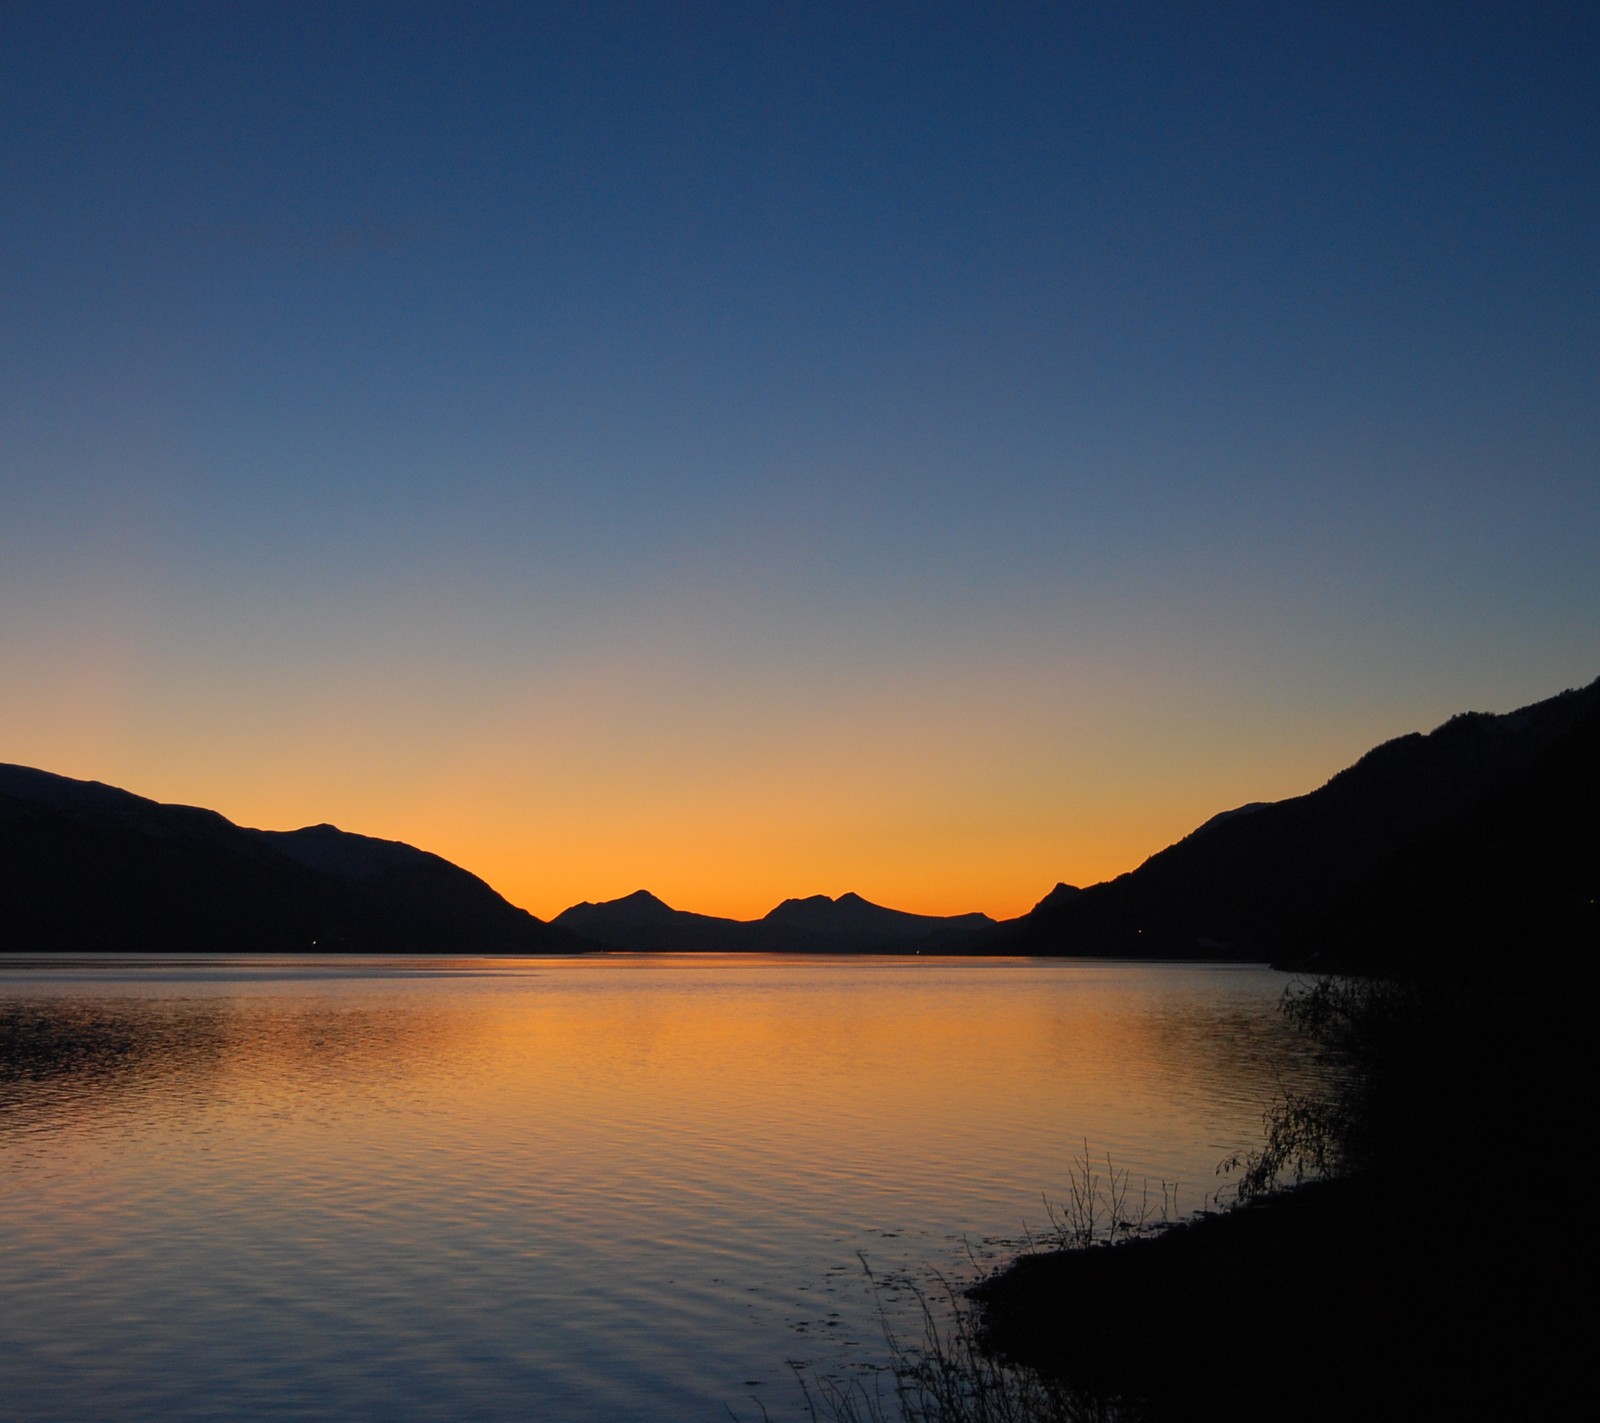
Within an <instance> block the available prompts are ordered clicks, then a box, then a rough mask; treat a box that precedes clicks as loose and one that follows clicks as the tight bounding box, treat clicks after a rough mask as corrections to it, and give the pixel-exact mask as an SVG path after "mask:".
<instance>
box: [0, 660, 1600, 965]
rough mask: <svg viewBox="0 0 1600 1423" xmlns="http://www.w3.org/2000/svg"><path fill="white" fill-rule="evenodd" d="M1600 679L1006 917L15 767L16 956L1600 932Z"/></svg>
mask: <svg viewBox="0 0 1600 1423" xmlns="http://www.w3.org/2000/svg"><path fill="white" fill-rule="evenodd" d="M1597 806H1600V681H1596V682H1593V683H1591V684H1589V685H1588V686H1587V687H1584V688H1582V689H1579V690H1575V691H1569V692H1563V693H1562V694H1560V695H1559V696H1556V697H1552V698H1549V699H1548V700H1546V701H1542V702H1537V703H1534V704H1533V705H1530V706H1527V707H1523V708H1521V709H1519V710H1517V711H1514V712H1509V713H1506V714H1504V715H1490V714H1486V713H1479V712H1466V713H1462V714H1461V715H1459V716H1455V717H1452V718H1451V719H1450V720H1449V721H1447V722H1445V723H1444V724H1443V725H1442V726H1440V727H1438V728H1437V729H1436V730H1434V731H1433V732H1431V733H1429V734H1427V735H1422V734H1419V733H1412V734H1410V735H1407V736H1401V737H1399V738H1397V739H1395V740H1393V741H1388V742H1385V743H1384V744H1383V745H1381V746H1378V747H1376V748H1375V749H1373V750H1372V751H1370V752H1368V753H1367V754H1366V755H1365V756H1363V757H1362V758H1361V759H1360V760H1359V761H1357V762H1356V763H1355V764H1354V765H1352V766H1350V767H1348V768H1347V769H1345V770H1343V771H1340V772H1339V773H1338V774H1337V775H1335V776H1333V777H1332V778H1331V779H1330V780H1329V781H1328V782H1327V783H1326V784H1325V785H1323V786H1321V787H1320V788H1318V789H1317V790H1314V791H1311V792H1309V793H1307V794H1306V795H1302V796H1296V797H1292V798H1290V799H1287V800H1282V801H1275V802H1268V803H1259V802H1258V803H1251V804H1247V805H1242V806H1239V807H1237V808H1236V809H1233V810H1228V811H1223V812H1222V813H1220V814H1218V815H1215V816H1212V817H1211V818H1210V819H1209V820H1207V821H1206V822H1205V823H1204V824H1202V825H1201V826H1199V827H1198V828H1197V829H1195V830H1194V831H1192V832H1191V833H1190V834H1188V835H1186V836H1185V837H1184V838H1183V839H1181V840H1179V841H1178V842H1177V843H1176V844H1174V845H1171V846H1168V847H1167V848H1166V849H1164V850H1162V851H1160V852H1159V853H1158V854H1155V855H1152V856H1151V857H1150V858H1149V859H1148V860H1146V861H1145V862H1144V863H1143V864H1142V865H1140V866H1139V867H1138V868H1137V869H1134V870H1131V871H1129V872H1128V873H1127V874H1124V875H1119V876H1118V877H1117V878H1115V879H1112V880H1109V881H1106V882H1105V883H1103V884H1097V885H1092V886H1090V887H1088V888H1086V889H1079V888H1076V887H1074V886H1071V885H1065V884H1061V885H1057V886H1056V888H1055V889H1053V890H1052V891H1051V892H1050V893H1049V894H1047V895H1046V896H1045V897H1044V898H1043V899H1042V900H1041V901H1040V902H1039V903H1038V904H1037V905H1036V906H1035V907H1034V908H1033V909H1032V910H1031V911H1029V912H1028V913H1027V914H1024V915H1022V916H1020V917H1019V918H1017V919H1012V920H1007V921H1004V922H1001V923H996V922H995V921H993V920H991V919H990V918H988V917H987V916H986V915H982V914H962V915H954V916H948V917H944V916H935V915H921V914H907V913H903V912H901V911H898V910H894V909H888V908H885V907H883V906H882V905H877V904H873V903H870V902H869V901H867V900H865V899H863V898H861V897H860V896H859V895H856V894H844V895H841V896H839V897H838V898H837V899H832V898H829V897H827V896H826V895H813V896H811V897H809V898H802V899H788V900H785V901H784V902H783V903H782V904H780V905H778V906H777V907H776V908H775V909H773V910H772V911H771V912H770V913H769V914H767V915H766V916H764V917H763V918H761V919H758V920H748V921H746V920H734V919H723V918H716V917H714V916H710V915H703V914H693V913H689V912H687V911H684V910H678V909H673V908H671V907H670V906H669V905H667V904H665V903H663V902H662V901H661V900H660V899H658V898H656V897H655V896H654V895H652V894H650V893H648V892H646V891H644V890H640V891H638V892H637V893H634V894H631V895H628V896H627V897H625V898H623V899H617V900H611V901H608V902H606V903H602V904H589V903H583V904H576V905H574V906H572V908H570V909H567V910H565V911H563V912H562V913H561V914H559V915H558V916H557V917H556V919H555V920H554V921H553V922H552V923H548V924H547V923H545V922H543V921H542V920H539V919H536V918H535V917H534V916H533V915H531V914H528V913H527V912H525V911H524V910H521V909H518V908H516V907H515V906H513V905H511V904H509V903H507V902H506V901H505V900H504V899H503V898H501V897H500V895H498V894H497V893H495V891H494V890H492V889H491V888H490V887H489V886H488V885H487V884H485V883H484V882H483V881H482V880H480V879H478V878H477V877H476V876H474V875H472V874H470V873H468V872H467V871H466V870H463V869H461V868H459V867H458V866H455V865H452V864H450V863H449V862H448V861H446V860H444V859H441V858H440V857H439V856H437V855H432V854H429V853H428V852H427V851H424V850H419V849H417V848H415V847H413V846H410V845H405V844H402V843H400V842H397V841H389V840H378V839H373V838H371V837H368V836H363V835H355V834H351V833H349V832H346V831H342V830H338V829H335V828H334V827H333V826H331V825H314V826H308V827H306V828H304V829H301V830H292V831H269V830H250V829H246V828H243V827H241V826H237V825H234V824H233V823H232V822H231V821H228V820H226V819H224V818H223V817H222V816H221V815H219V814H217V813H216V812H215V811H210V810H202V809H198V808H196V807H192V806H180V805H163V804H160V803H158V802H156V801H152V800H146V799H145V798H143V797H141V796H136V795H132V794H130V793H129V792H127V791H121V790H117V789H115V788H114V787H111V786H106V785H102V784H100V783H99V782H95V781H77V780H71V779H68V778H67V777H64V776H57V775H52V774H50V773H48V772H45V771H40V770H33V769H30V768H28V767H24V766H9V765H0V951H9V952H18V951H22V952H27V951H35V952H43V951H59V950H79V951H86V952H117V951H143V952H222V951H241V952H255V953H280V952H309V951H313V950H315V951H318V952H330V951H334V952H338V951H359V952H375V953H416V952H421V953H445V952H461V953H519V954H524V953H550V952H576V951H580V950H585V949H593V948H597V947H605V948H622V949H636V950H655V951H681V950H702V951H706V950H709V951H718V952H749V951H768V952H771V951H797V950H811V951H824V952H827V951H832V952H900V953H910V952H924V953H1003V954H1050V955H1076V954H1082V955H1099V956H1114V957H1148V958H1180V959H1181V958H1191V959H1193V958H1209V959H1237V960H1250V961H1273V962H1279V963H1297V964H1306V965H1311V966H1316V967H1325V968H1378V969H1386V968H1389V967H1392V966H1394V965H1396V964H1410V965H1413V966H1417V965H1427V964H1437V963H1447V962H1452V961H1455V962H1459V961H1460V960H1461V959H1462V958H1463V956H1467V955H1474V956H1477V957H1478V958H1486V957H1489V956H1493V955H1495V954H1496V953H1499V952H1502V951H1503V950H1505V949H1507V948H1509V947H1510V946H1512V945H1514V944H1517V943H1519V942H1526V941H1528V940H1529V939H1530V938H1536V939H1537V941H1538V943H1539V945H1540V948H1541V952H1542V953H1543V954H1545V955H1546V957H1547V959H1548V957H1549V956H1550V955H1551V954H1553V953H1556V952H1558V951H1559V950H1561V949H1562V948H1563V947H1565V948H1570V949H1572V950H1573V952H1582V949H1581V946H1582V945H1583V944H1585V943H1593V942H1600V935H1597V934H1596V932H1595V931H1596V929H1597V927H1600V924H1597V911H1596V904H1597V902H1600V815H1597V814H1596V808H1597Z"/></svg>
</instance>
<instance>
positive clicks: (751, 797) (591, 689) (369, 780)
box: [0, 0, 1600, 918]
mask: <svg viewBox="0 0 1600 1423" xmlns="http://www.w3.org/2000/svg"><path fill="white" fill-rule="evenodd" d="M5 16H6V17H5V23H4V25H3V26H0V687H3V688H4V695H3V696H0V760H3V761H12V762H18V763H21V764H25V765H33V766H38V767H41V768H43V769H46V770H50V771H55V772H58V773H60V774H63V775H70V776H77V777H83V778H88V779H96V780H102V781H106V782H108V783H110V784H113V785H118V786H121V787H123V788H125V789H128V790H131V791H135V792H137V793H139V794H141V795H146V796H150V797H152V798H154V799H157V800H162V801H171V802H182V803H189V804H198V805H205V806H209V807H211V808H213V809H216V810H219V811H221V812H222V813H223V814H224V815H226V816H228V817H229V818H230V819H232V820H235V821H237V822H239V823H241V824H245V825H252V826H259V827H264V828H271V829H288V828H293V827H296V826H299V825H305V824H312V823H317V822H322V821H328V822H332V823H334V824H337V825H339V826H340V827H341V828H343V829H346V830H351V831H356V832H359V833H363V834H369V835H377V836H382V837H385V838H391V839H400V840H405V841H408V842H410V843H412V844H415V845H419V846H422V847H423V848H426V849H429V850H433V851H436V852H437V853H439V854H442V855H444V856H446V857H447V858H449V859H451V860H454V861H455V862H457V863H458V864H461V865H463V866H465V867H466V868H468V869H470V870H472V871H474V872H475V873H477V874H479V875H481V876H482V877H483V878H485V879H487V880H488V881H489V882H490V883H491V884H492V885H494V886H495V888H497V889H499V890H500V891H501V892H502V893H503V894H505V895H506V896H507V897H508V898H509V899H511V900H512V902H514V903H516V904H519V905H522V906H523V907H525V908H527V909H529V910H531V911H532V912H534V913H535V914H538V915H540V916H541V917H546V918H548V917H551V916H553V915H554V914H556V913H558V912H559V911H560V910H561V909H563V908H565V907H567V906H568V905H570V904H573V903H576V902H578V901H581V900H594V901H599V900H605V899H611V898H616V897H618V896H620V895H623V894H627V893H629V892H631V891H633V890H635V889H639V888H649V889H651V890H653V891H654V892H655V893H657V894H658V895H660V896H661V897H662V898H664V899H666V900H667V901H668V902H669V903H672V904H674V905H675V906H677V907H680V908H687V909H694V910H698V911H700V912H704V913H715V914H728V915H733V916H735V917H740V918H749V917H756V916H759V915H761V914H764V913H765V912H766V911H767V910H769V909H770V908H772V907H773V906H774V905H775V904H777V903H778V902H779V901H780V900H781V899H784V898H786V897H789V896H793V895H806V894H815V893H825V894H830V895H838V894H842V893H844V892H846V891H854V892H857V893H860V894H862V895H865V896H866V897H867V898H869V899H872V900H875V901H877V902H880V903H886V904H890V905H893V906H895V907H898V908H903V909H909V910H915V911H920V912H924V913H959V912H966V911H969V910H983V911H985V912H988V913H990V914H994V915H996V916H997V917H1003V916H1009V915H1013V914H1017V913H1020V912H1022V911H1024V910H1026V909H1027V908H1028V907H1030V906H1031V905H1032V904H1033V903H1034V902H1035V901H1036V900H1038V899H1039V898H1041V897H1042V896H1043V895H1044V894H1045V893H1046V892H1047V891H1048V890H1049V889H1050V888H1051V887H1052V886H1053V885H1054V884H1055V883H1056V882H1057V881H1067V882H1069V883H1077V884H1088V883H1093V882H1095V881H1097V880H1100V879H1104V878H1109V877H1110V876H1112V875H1115V874H1118V873H1121V872H1123V871H1125V870H1128V869H1131V868H1133V867H1134V866H1135V865H1137V864H1138V863H1139V862H1140V861H1141V860H1143V859H1144V858H1145V857H1146V856H1148V855H1150V854H1152V853H1154V852H1155V851H1157V850H1159V849H1160V848H1162V847H1163V846H1164V845H1166V844H1169V843H1170V842H1172V841H1173V840H1175V839H1177V838H1178V837H1179V836H1181V835H1183V834H1184V833H1186V832H1187V831H1188V830H1190V829H1191V828H1193V827H1194V826H1195V825H1197V824H1199V823H1200V822H1201V821H1203V820H1204V819H1206V818H1207V817H1208V816H1210V815H1211V814H1213V813H1215V812H1217V811H1219V810H1222V809H1225V808H1228V807H1230V806H1234V805H1238V804H1241V803H1243V802H1246V801H1252V800H1266V799H1277V798H1281V797H1284V796H1290V795H1297V794H1300V793H1303V792H1305V791H1309V790H1311V789H1314V788H1315V787H1316V786H1317V785H1320V784H1321V783H1322V782H1323V781H1324V780H1326V779H1327V778H1328V776H1330V775H1331V774H1332V773H1333V772H1335V771H1337V770H1338V769H1340V768H1341V767H1342V766H1344V765H1346V764H1348V763H1349V762H1351V761H1353V760H1354V759H1356V757H1358V756H1359V755H1360V754H1361V753H1362V752H1364V751H1365V750H1367V749H1368V748H1369V747H1371V746H1372V745H1374V744H1376V743H1378V742H1380V741H1383V740H1386V739H1388V738H1390V737H1392V736H1396V735H1400V734H1403V733H1405V732H1409V731H1416V730H1424V731H1425V730H1428V729H1431V728H1432V727H1433V726H1435V725H1437V724H1438V723H1440V722H1442V721H1443V720H1445V719H1446V718H1447V717H1449V716H1450V715H1451V714H1453V713H1455V712H1458V711H1463V710H1467V709H1469V708H1470V709H1477V710H1484V711H1507V710H1510V709H1512V708H1514V707H1516V706H1519V705H1523V704H1526V703H1528V702H1531V701H1536V700H1539V699H1542V698H1544V697H1547V696H1550V695H1553V694H1554V693H1556V692H1559V691H1561V690H1563V689H1564V688H1567V687H1571V686H1578V685H1582V684H1584V683H1587V682H1589V681H1591V680H1592V679H1593V678H1594V677H1595V676H1596V675H1597V674H1600V9H1596V8H1595V7H1592V6H1586V5H1576V4H1571V3H1562V4H1546V3H1539V0H1529V3H1521V4H1516V5H1510V4H1503V3H1497V4H1480V3H1473V2H1472V0H1454V3H1449V4H1403V3H1402V4H1396V3H1394V0H1386V3H1382V4H1367V3H1363V0H1338V3H1319V2H1318V0H1308V3H1297V4H1293V5H1291V4H1267V3H1261V4H1243V3H1240V4H1235V3H1228V0H1220V2H1219V3H1207V4H1198V3H1195V4H1141V3H1129V4H1116V5H1113V4H1109V3H1081V4H1076V3H1056V4H1048V5H1044V4H1040V5H1035V4H983V5H979V4H945V3H937V0H934V2H933V3H928V0H923V3H915V4H912V3H906V4H876V3H872V0H853V3H850V4H837V5H835V4H826V3H817V4H796V5H775V4H773V5H769V4H763V3H754V0H741V3H727V4H699V3H688V0H679V3H675V4H653V3H632V4H628V3H605V0H595V3H589V4H571V5H568V4H559V3H552V4H541V5H528V4H522V3H518V4H498V3H492V0H483V3H474V4H472V5H469V6H460V5H453V4H442V3H440V4H431V3H406V0H385V3H381V4H367V3H341V0H317V3H311V4H299V3H293V0H274V3H236V4H217V3H215V0H195V2H194V3H181V4H180V3H165V2H164V0H141V3H89V0H84V3H66V4H63V3H59V0H52V3H39V0H9V3H8V4H7V5H6V7H5Z"/></svg>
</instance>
